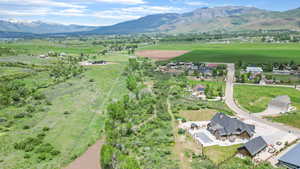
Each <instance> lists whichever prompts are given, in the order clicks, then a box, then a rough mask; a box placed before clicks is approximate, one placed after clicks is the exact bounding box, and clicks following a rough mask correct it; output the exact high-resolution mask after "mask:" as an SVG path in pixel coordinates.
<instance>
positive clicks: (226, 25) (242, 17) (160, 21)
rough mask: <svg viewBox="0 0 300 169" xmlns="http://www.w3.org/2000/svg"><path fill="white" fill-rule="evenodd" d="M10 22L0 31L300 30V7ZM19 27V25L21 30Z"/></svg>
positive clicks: (120, 32) (171, 31)
mask: <svg viewBox="0 0 300 169" xmlns="http://www.w3.org/2000/svg"><path fill="white" fill-rule="evenodd" d="M32 24H37V23H32ZM13 26H15V27H13ZM13 26H12V27H11V26H10V25H8V26H7V25H6V26H5V24H3V21H0V31H2V32H5V31H10V32H26V33H34V34H43V33H44V34H55V33H57V34H66V35H73V34H76V35H110V34H136V33H151V32H163V33H196V32H210V31H241V30H260V29H265V30H278V29H287V30H293V31H300V8H295V9H292V10H288V11H283V12H278V11H269V10H265V9H259V8H256V7H245V6H222V7H213V8H208V7H204V8H198V9H195V10H193V11H191V12H187V13H183V14H178V13H164V14H154V15H148V16H144V17H141V18H139V19H136V20H130V21H126V22H121V23H118V24H115V25H111V26H100V27H89V26H80V25H60V24H57V25H49V24H47V23H43V22H40V23H38V24H37V26H34V25H30V26H27V27H26V26H24V24H23V25H17V26H16V25H13ZM23 26H24V27H25V28H24V27H23ZM4 28H5V29H4ZM18 28H20V29H21V28H22V29H21V30H22V31H20V29H18Z"/></svg>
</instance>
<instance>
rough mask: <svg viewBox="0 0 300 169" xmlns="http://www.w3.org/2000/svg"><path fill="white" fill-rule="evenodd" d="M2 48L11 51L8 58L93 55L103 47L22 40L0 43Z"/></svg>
mask: <svg viewBox="0 0 300 169" xmlns="http://www.w3.org/2000/svg"><path fill="white" fill-rule="evenodd" d="M0 46H1V47H2V48H6V49H11V51H13V52H11V53H9V54H8V56H14V55H41V54H47V53H48V52H49V51H52V52H56V53H66V54H70V55H80V54H81V53H84V54H95V53H97V52H100V51H101V50H102V49H103V47H102V46H100V45H92V44H88V43H87V44H78V45H74V44H73V45H69V44H65V43H63V42H59V41H46V40H24V41H18V42H13V43H0ZM4 56H6V54H4Z"/></svg>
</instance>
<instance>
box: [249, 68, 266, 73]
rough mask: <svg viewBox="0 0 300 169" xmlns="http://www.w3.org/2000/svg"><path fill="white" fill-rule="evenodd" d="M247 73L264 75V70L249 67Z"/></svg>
mask: <svg viewBox="0 0 300 169" xmlns="http://www.w3.org/2000/svg"><path fill="white" fill-rule="evenodd" d="M246 72H247V73H253V74H261V73H263V69H262V68H261V67H247V68H246Z"/></svg>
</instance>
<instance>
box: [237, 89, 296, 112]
mask: <svg viewBox="0 0 300 169" xmlns="http://www.w3.org/2000/svg"><path fill="white" fill-rule="evenodd" d="M281 95H288V96H290V98H291V100H292V105H293V106H295V107H297V109H298V110H299V109H300V91H298V90H296V89H293V88H287V87H269V86H268V87H267V86H250V85H235V86H234V98H235V99H236V101H237V102H238V103H239V104H240V105H241V106H242V107H243V108H245V109H247V110H248V111H250V112H253V113H258V112H262V111H264V110H265V109H266V108H267V107H268V104H269V102H270V101H271V100H272V99H273V98H275V97H276V96H281Z"/></svg>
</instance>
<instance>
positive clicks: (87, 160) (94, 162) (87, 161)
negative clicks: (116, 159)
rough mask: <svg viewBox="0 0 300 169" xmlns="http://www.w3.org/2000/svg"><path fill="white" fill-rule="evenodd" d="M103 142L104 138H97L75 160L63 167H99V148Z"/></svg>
mask: <svg viewBox="0 0 300 169" xmlns="http://www.w3.org/2000/svg"><path fill="white" fill-rule="evenodd" d="M103 144H104V139H102V140H98V141H97V142H96V144H94V145H93V146H91V147H89V149H88V150H87V151H86V152H85V153H84V154H83V155H82V156H80V157H78V158H77V159H76V160H75V161H73V162H72V163H71V164H69V166H68V167H66V168H65V169H101V166H100V150H101V147H102V145H103Z"/></svg>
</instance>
